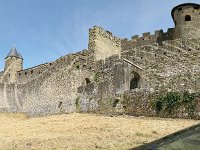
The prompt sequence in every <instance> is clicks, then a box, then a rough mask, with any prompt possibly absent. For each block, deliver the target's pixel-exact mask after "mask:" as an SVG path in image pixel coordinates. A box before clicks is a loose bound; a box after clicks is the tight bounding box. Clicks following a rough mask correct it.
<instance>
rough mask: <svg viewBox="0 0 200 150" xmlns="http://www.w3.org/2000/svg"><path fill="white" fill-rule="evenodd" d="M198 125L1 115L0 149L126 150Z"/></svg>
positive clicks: (172, 121)
mask: <svg viewBox="0 0 200 150" xmlns="http://www.w3.org/2000/svg"><path fill="white" fill-rule="evenodd" d="M197 123H199V121H197V120H184V119H159V118H139V117H128V116H119V117H105V116H99V115H95V114H78V113H72V114H63V115H55V116H48V117H40V118H28V117H27V116H26V115H24V114H11V113H3V114H0V149H1V150H32V149H35V150H51V149H55V150H66V149H73V150H80V149H84V150H92V149H119V150H121V149H128V148H132V147H135V146H138V145H141V144H143V143H146V142H150V141H153V140H155V139H157V138H161V137H163V136H165V135H168V134H170V133H173V132H175V131H177V130H180V129H183V128H186V127H189V126H191V125H195V124H197Z"/></svg>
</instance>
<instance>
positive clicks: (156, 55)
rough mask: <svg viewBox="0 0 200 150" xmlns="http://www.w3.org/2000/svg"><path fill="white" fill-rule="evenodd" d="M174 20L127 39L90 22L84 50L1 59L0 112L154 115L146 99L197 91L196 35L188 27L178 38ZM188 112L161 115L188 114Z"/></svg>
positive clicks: (199, 47)
mask: <svg viewBox="0 0 200 150" xmlns="http://www.w3.org/2000/svg"><path fill="white" fill-rule="evenodd" d="M193 9H194V8H192V9H187V12H188V11H190V12H191V10H193ZM194 13H196V11H194ZM174 15H175V16H174V20H176V19H178V20H179V19H180V18H181V17H180V18H179V17H178V16H179V14H177V12H176V11H175V14H174ZM177 15H178V16H177ZM184 15H185V14H184ZM192 17H193V16H192ZM178 20H177V21H178ZM177 23H178V24H177ZM179 23H181V22H176V27H175V28H170V29H168V31H167V32H166V33H164V32H163V30H158V31H155V34H153V35H151V34H150V33H143V36H142V37H139V36H138V35H136V36H133V37H132V39H131V40H128V39H120V38H118V37H116V36H114V35H112V33H111V32H109V31H106V30H104V29H103V28H101V27H97V26H94V27H93V28H91V29H90V30H89V43H88V50H83V51H81V52H78V53H75V54H69V55H66V56H63V57H61V58H59V59H57V60H56V61H53V62H49V63H45V64H41V65H39V66H35V67H33V68H28V69H24V70H22V61H23V60H22V59H16V60H15V58H14V59H13V58H12V59H10V58H9V59H6V67H5V70H4V71H3V72H1V73H0V111H13V112H26V113H27V114H28V115H30V116H37V115H39V116H42V115H50V114H59V113H68V112H74V111H79V112H82V111H84V112H85V111H86V112H91V111H92V112H100V113H108V114H110V113H120V114H123V113H126V114H132V115H145V116H157V114H156V112H155V109H154V108H153V107H151V103H152V100H153V99H154V98H155V97H156V96H158V95H159V94H163V93H167V92H173V91H180V92H185V91H189V92H190V93H193V92H194V93H196V92H199V91H200V80H199V75H200V37H195V36H194V37H195V38H194V37H193V38H192V36H189V35H190V33H191V32H188V31H187V30H185V31H186V32H188V34H186V33H184V34H185V36H183V38H180V37H178V36H177V35H182V33H178V32H179V27H182V26H181V25H179ZM192 24H193V25H194V26H196V24H195V23H194V22H193V23H192ZM187 27H188V26H187ZM183 28H185V24H184V27H183ZM196 28H197V27H196ZM183 31H184V30H182V31H181V32H183ZM186 35H188V36H189V38H185V37H186ZM187 111H188V110H186V109H185V108H182V109H178V110H177V112H176V113H175V114H167V115H165V113H163V114H162V116H164V117H165V116H167V117H187V116H185V115H184V114H186V113H188V112H187ZM199 112H200V104H199V103H198V104H197V105H196V109H195V118H200V113H199Z"/></svg>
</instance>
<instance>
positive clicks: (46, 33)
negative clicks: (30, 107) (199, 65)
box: [0, 0, 200, 70]
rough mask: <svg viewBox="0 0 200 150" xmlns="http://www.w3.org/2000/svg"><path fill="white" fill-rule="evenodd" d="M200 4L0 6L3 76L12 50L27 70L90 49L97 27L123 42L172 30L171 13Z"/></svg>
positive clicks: (124, 0)
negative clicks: (91, 33)
mask: <svg viewBox="0 0 200 150" xmlns="http://www.w3.org/2000/svg"><path fill="white" fill-rule="evenodd" d="M186 2H190V3H199V2H200V0H191V1H189V0H0V19H1V23H0V70H3V68H4V58H5V57H6V55H7V54H8V52H9V51H10V49H11V48H12V45H13V44H14V45H15V47H16V48H17V50H18V51H19V52H20V53H21V54H22V56H23V58H24V68H29V67H33V66H35V65H39V64H41V63H45V62H49V61H54V60H55V59H57V58H59V57H61V56H63V55H66V54H69V53H75V52H78V51H81V50H82V49H87V46H88V30H89V28H91V27H93V26H94V25H98V26H101V27H103V28H104V29H105V30H109V31H111V32H112V33H113V34H114V35H116V36H118V37H120V38H129V39H130V38H131V36H133V35H136V34H139V35H142V33H143V32H151V33H154V31H155V30H158V29H163V30H164V31H166V30H167V28H171V27H173V26H174V24H173V21H172V18H171V9H172V8H173V7H175V6H176V5H178V4H181V3H186Z"/></svg>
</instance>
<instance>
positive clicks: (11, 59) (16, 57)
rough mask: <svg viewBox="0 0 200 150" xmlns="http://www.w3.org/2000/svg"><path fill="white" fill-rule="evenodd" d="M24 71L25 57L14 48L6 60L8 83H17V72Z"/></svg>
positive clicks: (5, 72) (5, 71) (5, 70)
mask: <svg viewBox="0 0 200 150" xmlns="http://www.w3.org/2000/svg"><path fill="white" fill-rule="evenodd" d="M22 69H23V57H22V55H21V54H20V53H19V52H17V49H16V48H15V47H14V46H13V47H12V49H11V50H10V52H9V53H8V55H7V56H6V58H5V68H4V74H5V76H6V81H7V82H9V83H13V82H15V81H16V74H17V71H20V70H22Z"/></svg>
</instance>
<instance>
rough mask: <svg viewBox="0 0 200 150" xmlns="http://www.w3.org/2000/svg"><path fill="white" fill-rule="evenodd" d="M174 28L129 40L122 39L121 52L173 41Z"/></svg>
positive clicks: (143, 34)
mask: <svg viewBox="0 0 200 150" xmlns="http://www.w3.org/2000/svg"><path fill="white" fill-rule="evenodd" d="M173 35H174V28H168V29H167V32H163V30H156V31H155V32H154V34H151V33H150V32H145V33H142V36H141V37H140V36H139V35H134V36H132V37H131V39H130V40H128V39H127V38H125V39H122V40H121V43H122V50H126V49H130V48H132V47H134V46H138V45H143V44H148V43H158V44H162V41H166V40H173V39H174V36H173Z"/></svg>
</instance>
